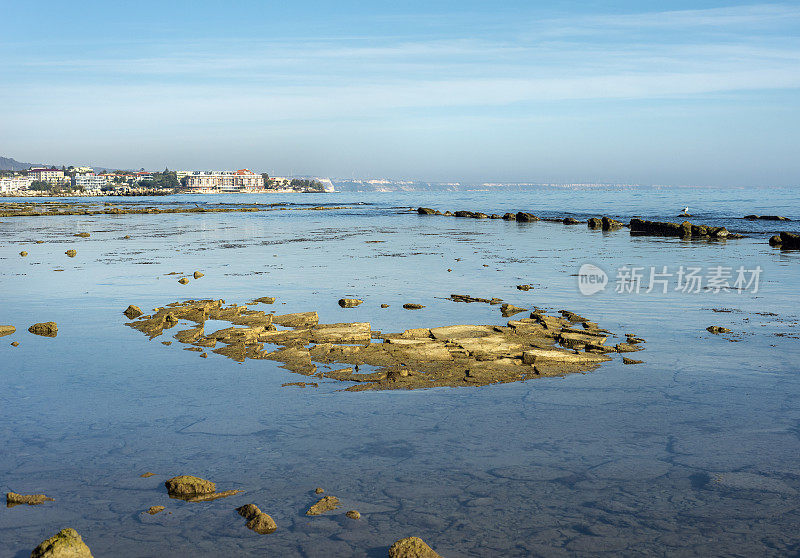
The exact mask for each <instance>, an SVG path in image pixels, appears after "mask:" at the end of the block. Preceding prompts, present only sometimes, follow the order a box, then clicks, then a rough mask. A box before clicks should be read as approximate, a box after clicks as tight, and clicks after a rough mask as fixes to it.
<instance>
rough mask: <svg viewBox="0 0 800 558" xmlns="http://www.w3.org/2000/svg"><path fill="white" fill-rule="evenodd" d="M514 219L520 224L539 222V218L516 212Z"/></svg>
mask: <svg viewBox="0 0 800 558" xmlns="http://www.w3.org/2000/svg"><path fill="white" fill-rule="evenodd" d="M516 219H517V221H519V222H521V223H530V222H533V221H538V220H539V218H538V217H537V216H536V215H533V214H531V213H525V212H524V211H520V212H518V213H517V215H516Z"/></svg>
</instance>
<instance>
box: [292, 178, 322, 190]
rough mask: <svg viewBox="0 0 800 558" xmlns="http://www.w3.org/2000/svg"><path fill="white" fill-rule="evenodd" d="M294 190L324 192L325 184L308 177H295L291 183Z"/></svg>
mask: <svg viewBox="0 0 800 558" xmlns="http://www.w3.org/2000/svg"><path fill="white" fill-rule="evenodd" d="M289 186H290V187H291V188H292V189H293V190H305V191H307V192H324V191H325V186H323V185H322V182H320V181H319V180H312V179H308V178H293V179H292V181H291V182H290V183H289Z"/></svg>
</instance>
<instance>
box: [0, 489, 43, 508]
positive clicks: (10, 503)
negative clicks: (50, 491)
mask: <svg viewBox="0 0 800 558" xmlns="http://www.w3.org/2000/svg"><path fill="white" fill-rule="evenodd" d="M53 501H54V500H53V499H52V498H50V497H49V496H45V495H44V494H17V493H16V492H9V493H7V494H6V507H9V508H13V507H14V506H18V505H20V504H25V505H28V506H38V505H39V504H43V503H44V502H53Z"/></svg>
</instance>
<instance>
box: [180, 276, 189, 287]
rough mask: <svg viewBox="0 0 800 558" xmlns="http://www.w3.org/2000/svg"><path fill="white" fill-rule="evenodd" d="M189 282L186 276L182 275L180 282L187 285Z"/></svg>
mask: <svg viewBox="0 0 800 558" xmlns="http://www.w3.org/2000/svg"><path fill="white" fill-rule="evenodd" d="M188 282H189V280H188V279H187V278H186V277H181V278H180V279H178V283H180V284H181V285H185V284H186V283H188Z"/></svg>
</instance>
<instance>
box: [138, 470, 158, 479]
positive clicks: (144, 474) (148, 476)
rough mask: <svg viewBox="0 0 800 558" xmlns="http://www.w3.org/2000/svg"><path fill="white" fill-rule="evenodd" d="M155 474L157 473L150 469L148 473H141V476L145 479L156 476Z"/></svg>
mask: <svg viewBox="0 0 800 558" xmlns="http://www.w3.org/2000/svg"><path fill="white" fill-rule="evenodd" d="M154 476H156V474H155V473H151V472H150V471H148V472H146V473H142V474H141V475H139V477H141V478H143V479H147V478H150V477H154Z"/></svg>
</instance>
